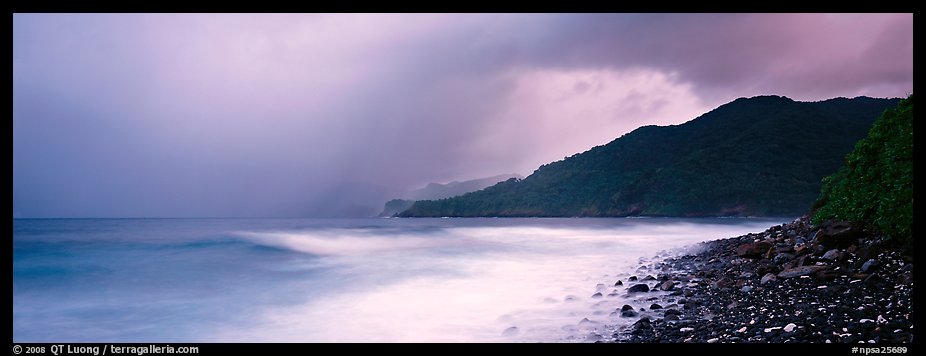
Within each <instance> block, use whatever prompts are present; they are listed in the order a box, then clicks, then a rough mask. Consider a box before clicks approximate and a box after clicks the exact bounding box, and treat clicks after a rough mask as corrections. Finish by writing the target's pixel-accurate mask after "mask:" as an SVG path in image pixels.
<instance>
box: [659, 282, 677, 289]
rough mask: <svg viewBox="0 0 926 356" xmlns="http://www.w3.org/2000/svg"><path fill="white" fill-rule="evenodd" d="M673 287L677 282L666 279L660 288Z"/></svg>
mask: <svg viewBox="0 0 926 356" xmlns="http://www.w3.org/2000/svg"><path fill="white" fill-rule="evenodd" d="M673 288H675V283H673V282H672V281H665V282H662V284H660V285H659V289H661V290H664V291H670V290H672V289H673Z"/></svg>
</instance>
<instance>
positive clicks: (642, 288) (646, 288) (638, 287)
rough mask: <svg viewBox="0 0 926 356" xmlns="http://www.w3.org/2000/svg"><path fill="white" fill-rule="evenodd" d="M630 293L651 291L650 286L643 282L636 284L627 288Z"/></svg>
mask: <svg viewBox="0 0 926 356" xmlns="http://www.w3.org/2000/svg"><path fill="white" fill-rule="evenodd" d="M627 292H628V293H642V292H649V286H648V285H646V284H643V283H640V284H634V285H633V286H632V287H630V288H628V289H627Z"/></svg>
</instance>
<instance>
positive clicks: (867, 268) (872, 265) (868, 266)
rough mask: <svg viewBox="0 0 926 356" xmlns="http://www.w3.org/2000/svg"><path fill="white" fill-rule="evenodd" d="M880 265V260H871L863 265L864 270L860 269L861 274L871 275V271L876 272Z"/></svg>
mask: <svg viewBox="0 0 926 356" xmlns="http://www.w3.org/2000/svg"><path fill="white" fill-rule="evenodd" d="M878 265H880V263H878V260H876V259H869V260H868V261H865V263H864V264H862V269H860V270H859V272H862V273H869V272H871V271H874V270H875V269H876V268H877V267H878Z"/></svg>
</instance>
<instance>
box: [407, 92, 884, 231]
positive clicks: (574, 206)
mask: <svg viewBox="0 0 926 356" xmlns="http://www.w3.org/2000/svg"><path fill="white" fill-rule="evenodd" d="M899 100H900V99H899V98H898V99H875V98H868V97H855V98H852V99H849V98H833V99H828V100H822V101H815V102H800V101H794V100H792V99H790V98H787V97H783V96H774V95H766V96H756V97H752V98H738V99H736V100H733V101H731V102H729V103H726V104H723V105H721V106H719V107H717V108H715V109H713V110H711V111H709V112H707V113H705V114H702V115H700V116H698V117H696V118H694V119H692V120H689V121H687V122H685V123H682V124H678V125H669V126H655V125H648V126H642V127H640V128H637V129H636V130H633V131H631V132H629V133H627V134H624V135H622V136H620V137H618V138H616V139H614V140H612V141H611V142H609V143H607V144H604V145H599V146H595V147H592V148H591V149H589V150H587V151H585V152H582V153H577V154H574V155H572V156H570V157H567V158H565V159H563V160H559V161H555V162H551V163H548V164H544V165H541V166H540V167H539V168H538V169H537V170H536V171H534V172H533V173H532V174H531V175H530V176H528V177H526V178H524V179H521V180H518V179H509V180H506V181H504V182H501V183H498V184H496V185H494V186H491V187H488V188H486V189H483V190H480V191H476V192H472V193H467V194H464V195H462V196H459V197H454V198H448V199H440V200H424V201H418V202H416V203H414V204H412V205H411V206H410V207H409V208H408V209H406V210H404V211H402V212H401V213H399V214H397V216H401V217H437V216H458V217H477V216H500V217H505V216H511V217H516V216H549V217H554V216H558V217H564V216H640V215H642V216H692V217H694V216H775V215H778V216H785V215H800V214H802V213H803V212H804V211H806V209H807V207H809V206H810V204H811V203H812V202H813V201H814V199H815V198H816V196H817V194H818V192H819V188H820V180H821V179H822V178H823V177H824V176H826V175H828V174H830V173H832V172H834V171H836V170H837V169H838V168H839V167H840V165H841V159H842V157H843V156H844V155H845V154H846V153H847V152H849V151H850V150H851V149H852V147H853V145H854V144H855V142H856V141H858V140H859V139H861V138H862V137H864V136H865V134H866V133H867V130H868V128H870V127H871V124H872V123H873V122H874V120H875V119H876V118H877V117H878V116H879V115H880V114H881V113H882V112H883V111H884V110H885V109H887V108H889V107H892V106H895V105H896V104H897V103H898V102H899ZM666 148H671V149H666Z"/></svg>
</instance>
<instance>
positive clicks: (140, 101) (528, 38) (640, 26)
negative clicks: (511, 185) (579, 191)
mask: <svg viewBox="0 0 926 356" xmlns="http://www.w3.org/2000/svg"><path fill="white" fill-rule="evenodd" d="M912 72H913V16H912V15H911V14H697V15H692V14H643V15H635V14H470V15H464V14H14V16H13V209H14V215H15V216H22V217H103V216H112V217H129V216H144V217H200V216H203V217H206V216H210V217H211V216H361V215H371V214H375V213H376V212H377V211H376V209H378V208H380V206H379V204H381V203H382V202H383V201H384V200H385V199H388V198H390V197H393V196H396V195H398V194H400V193H401V192H402V191H404V190H406V189H411V188H416V187H419V186H422V185H424V184H426V183H428V182H446V181H450V180H453V179H471V178H478V177H484V176H491V175H495V174H500V173H520V174H522V175H528V174H530V173H531V172H532V171H533V170H534V169H536V168H537V167H538V166H539V165H540V164H543V163H547V162H550V161H555V160H558V159H562V158H563V157H564V156H569V155H572V154H575V153H578V152H581V151H584V150H587V149H588V148H591V147H592V146H595V145H600V144H604V143H607V142H608V141H610V140H612V139H614V138H616V137H619V136H620V135H622V134H624V133H627V132H629V131H631V130H633V129H634V128H636V127H639V126H641V125H647V124H659V125H664V124H677V123H681V122H684V121H687V120H690V119H692V118H694V117H696V116H697V115H699V114H701V113H704V112H706V111H707V110H710V109H711V108H713V107H715V106H717V105H720V104H723V103H725V102H727V101H730V100H732V99H735V98H737V97H744V96H754V95H763V94H777V95H786V96H789V97H791V98H794V99H798V100H820V99H826V98H830V97H836V96H847V97H853V96H858V95H868V96H876V97H898V96H905V95H906V94H908V93H910V92H912V88H913V84H912V83H913V76H912Z"/></svg>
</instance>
